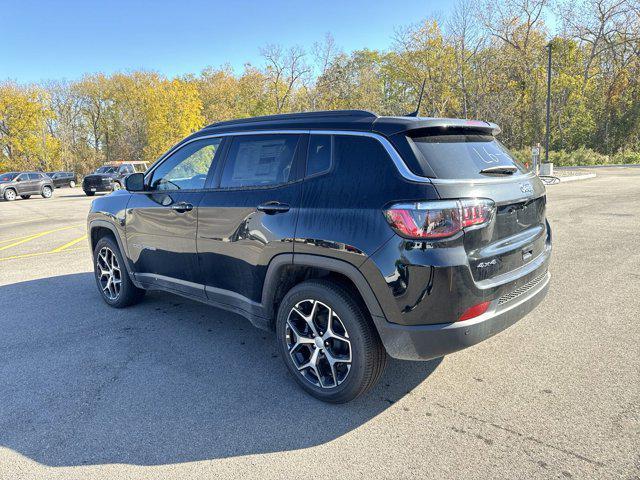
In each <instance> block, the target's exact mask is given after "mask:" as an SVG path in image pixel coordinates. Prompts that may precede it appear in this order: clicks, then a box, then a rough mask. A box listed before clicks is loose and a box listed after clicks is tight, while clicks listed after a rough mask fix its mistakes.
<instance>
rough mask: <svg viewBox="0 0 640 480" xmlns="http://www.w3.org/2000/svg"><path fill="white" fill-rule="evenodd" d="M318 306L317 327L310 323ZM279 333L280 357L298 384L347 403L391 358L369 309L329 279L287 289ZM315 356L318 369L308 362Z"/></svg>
mask: <svg viewBox="0 0 640 480" xmlns="http://www.w3.org/2000/svg"><path fill="white" fill-rule="evenodd" d="M314 305H315V307H314ZM294 307H295V308H296V309H297V310H298V311H299V312H301V313H302V314H304V315H306V317H307V318H306V319H305V318H304V317H303V316H302V315H299V314H298V312H296V311H295V310H294ZM314 308H315V317H314V319H313V320H311V323H313V325H314V327H313V328H314V329H315V332H314V331H313V330H312V328H311V326H310V322H309V318H310V317H311V315H313V312H314V311H313V309H314ZM329 309H331V310H329ZM329 311H331V312H333V315H332V328H331V329H328V328H327V323H328V322H327V319H328V317H329ZM323 330H325V331H323ZM296 332H297V333H296ZM316 334H317V335H316ZM276 335H277V342H278V348H279V350H280V354H281V356H282V359H283V360H284V363H285V365H286V366H287V368H288V369H289V371H290V372H291V374H292V375H293V377H294V379H295V380H296V382H297V383H298V385H300V386H301V387H302V388H303V389H304V390H305V391H306V392H307V393H309V394H311V395H312V396H314V397H315V398H317V399H319V400H322V401H324V402H330V403H345V402H349V401H351V400H353V399H355V398H357V397H359V396H361V395H363V394H364V393H366V392H368V391H369V390H370V389H371V388H372V387H373V386H374V385H375V384H376V383H377V382H378V380H379V379H380V376H381V375H382V373H383V372H384V369H385V366H386V363H387V353H386V351H385V349H384V347H383V345H382V342H381V341H380V337H379V336H378V333H377V331H376V329H375V326H374V325H373V322H372V321H371V318H370V317H369V315H368V313H366V311H365V310H364V308H363V307H361V306H360V304H359V302H358V301H357V300H356V299H355V298H354V296H352V295H351V294H350V293H348V291H347V290H345V289H344V288H341V287H340V286H338V285H337V284H335V283H333V282H330V281H325V280H308V281H306V282H303V283H301V284H299V285H296V286H295V287H293V288H292V289H291V290H289V292H287V294H286V295H285V297H284V298H283V300H282V302H281V304H280V307H279V308H278V315H277V317H276ZM314 352H318V353H314ZM314 355H315V357H314ZM314 358H315V359H316V362H315V366H316V368H315V369H314V368H312V367H310V366H307V367H304V365H311V364H312V363H314V362H313V360H314ZM329 359H332V360H333V365H334V366H335V368H331V362H330V361H329ZM349 359H350V360H351V362H350V363H349V362H348V360H349ZM336 360H337V361H336Z"/></svg>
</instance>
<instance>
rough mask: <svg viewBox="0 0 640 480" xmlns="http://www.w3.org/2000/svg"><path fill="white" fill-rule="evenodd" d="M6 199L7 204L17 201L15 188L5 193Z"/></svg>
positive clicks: (8, 189)
mask: <svg viewBox="0 0 640 480" xmlns="http://www.w3.org/2000/svg"><path fill="white" fill-rule="evenodd" d="M4 199H5V200H6V201H7V202H13V201H14V200H15V199H16V191H15V190H14V189H13V188H7V189H6V190H5V191H4Z"/></svg>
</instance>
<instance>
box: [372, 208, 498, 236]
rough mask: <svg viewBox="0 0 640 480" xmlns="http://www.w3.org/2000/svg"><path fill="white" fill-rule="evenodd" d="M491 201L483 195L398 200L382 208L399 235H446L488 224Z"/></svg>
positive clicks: (491, 211)
mask: <svg viewBox="0 0 640 480" xmlns="http://www.w3.org/2000/svg"><path fill="white" fill-rule="evenodd" d="M494 212H495V204H494V203H493V201H491V200H489V199H486V198H470V199H460V200H436V201H432V202H417V203H398V204H395V205H392V206H391V207H389V208H388V209H386V210H385V211H384V215H385V217H386V219H387V221H388V222H389V225H391V227H392V228H393V229H394V230H395V231H396V232H397V233H399V234H400V235H402V236H403V237H409V238H415V239H438V238H446V237H450V236H452V235H455V234H456V233H458V232H460V231H461V230H462V229H463V228H466V227H472V226H476V225H483V224H486V223H489V222H490V221H491V219H492V218H493V214H494Z"/></svg>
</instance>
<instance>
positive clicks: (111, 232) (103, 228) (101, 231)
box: [89, 220, 140, 287]
mask: <svg viewBox="0 0 640 480" xmlns="http://www.w3.org/2000/svg"><path fill="white" fill-rule="evenodd" d="M104 236H112V237H113V238H114V239H115V241H116V243H117V244H118V248H119V249H120V253H121V254H122V257H123V258H124V264H125V265H124V266H125V269H126V270H127V274H128V275H129V278H130V279H131V281H132V282H133V283H134V285H136V286H137V287H139V285H140V284H139V282H137V281H136V279H135V277H134V275H133V270H132V268H131V264H130V263H129V256H128V255H127V250H126V249H125V248H124V243H123V242H122V239H121V238H120V233H119V232H118V229H117V228H116V227H115V226H114V225H113V224H111V223H109V222H107V221H105V220H92V221H91V223H90V224H89V245H90V246H91V254H92V255H93V251H94V250H95V248H96V245H97V244H98V241H99V240H100V239H101V238H103V237H104Z"/></svg>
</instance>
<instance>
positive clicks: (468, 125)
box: [373, 117, 500, 135]
mask: <svg viewBox="0 0 640 480" xmlns="http://www.w3.org/2000/svg"><path fill="white" fill-rule="evenodd" d="M387 118H394V119H397V122H393V123H392V124H387V125H382V124H379V123H377V122H374V124H373V130H374V131H376V130H378V129H379V130H380V132H381V133H384V134H386V135H395V134H399V133H409V132H411V131H413V130H425V129H433V130H436V131H440V132H443V133H444V132H446V130H447V129H456V130H467V129H468V130H474V131H476V132H478V131H480V132H482V133H487V134H490V135H498V134H499V133H500V127H499V126H498V125H496V124H495V123H491V122H485V121H483V120H465V119H461V118H426V117H417V118H411V117H387Z"/></svg>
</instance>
